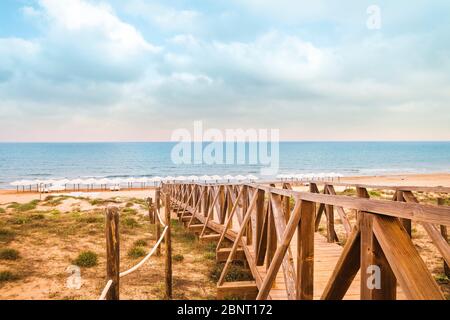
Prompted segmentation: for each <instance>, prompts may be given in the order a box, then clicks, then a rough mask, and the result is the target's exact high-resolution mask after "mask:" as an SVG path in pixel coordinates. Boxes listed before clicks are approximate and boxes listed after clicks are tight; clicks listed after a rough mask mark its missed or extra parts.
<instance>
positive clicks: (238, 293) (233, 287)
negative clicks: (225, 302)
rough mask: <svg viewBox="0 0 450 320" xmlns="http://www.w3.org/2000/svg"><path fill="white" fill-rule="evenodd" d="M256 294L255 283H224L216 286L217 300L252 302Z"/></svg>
mask: <svg viewBox="0 0 450 320" xmlns="http://www.w3.org/2000/svg"><path fill="white" fill-rule="evenodd" d="M257 294H258V287H257V286H256V282H255V281H235V282H225V283H223V284H222V285H220V286H217V299H230V298H241V299H245V300H253V299H255V298H256V296H257Z"/></svg>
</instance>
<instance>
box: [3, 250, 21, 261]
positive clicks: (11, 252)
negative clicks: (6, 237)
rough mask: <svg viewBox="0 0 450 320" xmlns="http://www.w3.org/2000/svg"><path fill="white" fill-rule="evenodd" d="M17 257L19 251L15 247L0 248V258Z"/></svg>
mask: <svg viewBox="0 0 450 320" xmlns="http://www.w3.org/2000/svg"><path fill="white" fill-rule="evenodd" d="M17 259H19V251H17V250H15V249H10V248H5V249H0V260H17Z"/></svg>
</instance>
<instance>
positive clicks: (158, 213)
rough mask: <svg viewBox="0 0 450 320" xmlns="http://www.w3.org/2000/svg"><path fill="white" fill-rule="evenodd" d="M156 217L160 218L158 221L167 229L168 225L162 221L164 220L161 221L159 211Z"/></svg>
mask: <svg viewBox="0 0 450 320" xmlns="http://www.w3.org/2000/svg"><path fill="white" fill-rule="evenodd" d="M156 215H157V216H158V220H159V223H161V225H162V226H163V227H164V228H165V227H167V225H166V224H165V223H164V222H163V221H162V219H161V216H160V214H159V210H158V211H157V212H156Z"/></svg>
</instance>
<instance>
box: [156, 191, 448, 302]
mask: <svg viewBox="0 0 450 320" xmlns="http://www.w3.org/2000/svg"><path fill="white" fill-rule="evenodd" d="M309 185H310V192H296V191H293V190H292V189H291V188H290V186H288V185H287V184H285V183H284V184H283V186H282V187H281V188H276V187H275V186H274V185H272V184H271V185H270V186H265V185H255V184H249V185H245V184H240V185H231V184H224V185H219V184H213V185H203V184H195V183H192V184H173V185H168V186H166V187H165V192H166V193H167V194H170V197H171V198H170V199H171V200H170V201H171V207H172V209H174V210H175V211H176V212H177V214H178V217H179V219H180V221H182V222H183V223H184V224H185V226H186V227H187V228H188V229H189V230H190V231H193V232H196V233H197V234H199V238H200V240H202V241H211V240H214V241H218V244H217V248H216V252H217V259H218V261H225V262H226V263H225V266H224V269H223V271H222V274H221V276H220V279H219V281H218V284H217V288H218V296H219V297H222V298H223V297H227V294H228V295H229V296H232V295H235V294H237V295H241V296H242V297H244V298H257V299H261V300H264V299H272V300H288V299H289V300H292V299H332V300H336V299H349V300H358V299H362V300H371V299H375V300H378V299H383V300H384V299H388V300H391V299H418V300H420V299H444V296H443V294H442V292H441V291H440V289H439V286H438V285H437V283H436V281H435V280H434V278H433V276H432V275H431V273H430V271H429V270H428V269H427V266H426V264H425V263H424V261H423V260H422V258H421V257H420V255H419V253H418V252H417V250H416V249H415V247H414V244H413V242H412V240H411V223H412V222H416V223H421V224H422V225H423V226H424V227H425V229H426V230H427V232H428V234H429V236H430V238H431V239H432V240H433V243H434V244H435V245H436V247H437V248H438V250H439V252H440V253H441V254H442V256H443V258H444V261H446V262H447V263H449V262H450V246H449V245H448V243H447V241H446V239H445V237H446V234H444V233H442V235H441V234H440V233H439V231H438V229H437V227H436V226H435V224H440V225H441V230H446V226H450V208H449V207H448V206H433V205H423V204H419V203H418V201H417V199H416V198H415V197H414V195H413V193H412V192H411V191H408V190H407V189H405V187H402V190H396V191H395V195H394V198H393V200H392V201H389V200H372V199H370V197H369V193H368V191H367V190H366V188H367V187H368V186H357V187H356V190H357V196H356V197H350V196H338V195H336V193H335V191H334V188H333V186H332V185H329V184H325V186H324V191H323V192H319V189H318V184H315V183H313V182H310V183H309ZM416 189H417V188H416ZM419 189H420V187H419ZM439 190H440V191H442V190H441V189H439ZM427 191H428V190H427ZM344 208H345V209H350V210H353V211H355V212H357V221H356V222H354V223H353V224H352V223H350V221H349V220H348V219H347V216H346V211H345V210H344ZM335 212H336V213H338V214H339V218H340V219H335V218H334V213H335ZM321 216H324V217H325V219H326V228H325V232H326V236H323V235H321V234H320V233H319V232H317V231H318V226H319V222H320V219H321ZM336 221H342V222H343V224H344V225H345V230H346V235H347V236H346V241H345V245H344V246H340V245H338V244H337V243H336V240H337V235H336V232H335V229H334V223H335V222H336ZM230 244H231V246H232V247H230ZM237 260H245V261H246V262H247V264H248V266H249V268H250V271H251V273H252V275H253V277H254V281H236V282H227V281H225V279H226V275H227V273H228V271H229V268H230V267H231V265H232V263H233V262H234V261H237ZM374 279H378V280H374ZM374 281H375V282H374ZM375 283H377V284H375Z"/></svg>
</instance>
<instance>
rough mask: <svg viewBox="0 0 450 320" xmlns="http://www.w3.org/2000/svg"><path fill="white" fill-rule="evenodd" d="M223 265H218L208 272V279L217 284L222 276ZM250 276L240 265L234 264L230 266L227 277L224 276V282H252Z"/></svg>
mask: <svg viewBox="0 0 450 320" xmlns="http://www.w3.org/2000/svg"><path fill="white" fill-rule="evenodd" d="M224 266H225V264H224V263H218V264H216V265H215V266H214V268H213V269H212V270H211V271H210V273H209V277H210V279H211V280H213V281H215V282H217V281H218V280H219V278H220V275H221V274H222V270H223V267H224ZM252 279H253V277H252V274H251V273H250V272H249V271H248V270H247V269H245V268H244V267H243V265H242V263H239V262H234V263H232V264H231V265H230V268H229V269H228V272H227V275H226V276H225V281H246V280H252Z"/></svg>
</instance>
